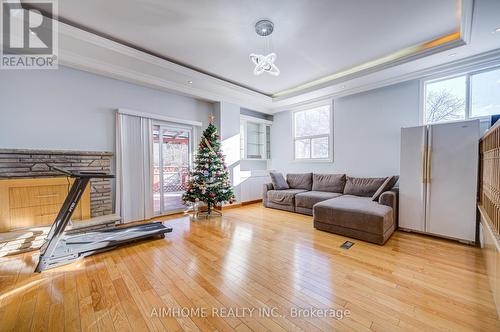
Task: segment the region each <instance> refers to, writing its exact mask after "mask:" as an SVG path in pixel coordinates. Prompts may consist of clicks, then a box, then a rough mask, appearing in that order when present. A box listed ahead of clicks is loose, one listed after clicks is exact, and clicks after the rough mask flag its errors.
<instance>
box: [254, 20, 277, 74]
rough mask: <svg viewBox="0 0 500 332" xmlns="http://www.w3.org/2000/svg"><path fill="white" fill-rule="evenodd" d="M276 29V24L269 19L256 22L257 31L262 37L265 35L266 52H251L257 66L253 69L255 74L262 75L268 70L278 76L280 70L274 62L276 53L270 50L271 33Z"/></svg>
mask: <svg viewBox="0 0 500 332" xmlns="http://www.w3.org/2000/svg"><path fill="white" fill-rule="evenodd" d="M273 31H274V24H273V22H271V21H269V20H260V21H258V22H257V23H255V32H256V33H257V35H259V36H260V37H264V38H265V41H264V52H263V53H264V54H267V55H262V54H257V53H252V54H250V60H251V61H252V62H253V63H254V65H255V68H254V70H253V73H254V75H260V74H262V73H263V72H266V73H268V74H270V75H273V76H278V75H279V74H280V70H279V69H278V67H276V65H275V64H274V61H276V57H277V56H276V53H273V52H270V49H271V46H270V44H271V37H270V36H271V34H272V33H273Z"/></svg>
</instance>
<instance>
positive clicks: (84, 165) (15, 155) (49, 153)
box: [0, 149, 113, 217]
mask: <svg viewBox="0 0 500 332" xmlns="http://www.w3.org/2000/svg"><path fill="white" fill-rule="evenodd" d="M112 156H113V154H112V153H111V152H88V151H58V150H24V149H0V181H1V180H5V179H29V178H49V177H61V176H62V177H64V175H62V174H61V173H58V172H55V171H51V170H50V166H49V165H52V166H57V167H60V168H64V169H67V170H73V171H106V172H110V171H111V158H112ZM111 181H112V180H110V179H92V180H91V182H90V214H91V217H98V216H103V215H108V214H112V213H113V198H112V195H113V193H112V187H111Z"/></svg>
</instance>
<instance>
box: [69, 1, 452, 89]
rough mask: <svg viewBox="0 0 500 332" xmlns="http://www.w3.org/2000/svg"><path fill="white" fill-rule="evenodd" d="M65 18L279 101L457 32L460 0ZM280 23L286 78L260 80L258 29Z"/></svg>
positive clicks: (224, 4) (183, 4)
mask: <svg viewBox="0 0 500 332" xmlns="http://www.w3.org/2000/svg"><path fill="white" fill-rule="evenodd" d="M59 16H60V17H61V18H63V19H64V20H67V21H70V22H73V23H75V24H76V25H78V26H81V27H85V28H87V29H90V30H93V31H96V32H98V33H100V34H104V35H107V36H109V37H112V38H113V39H116V40H120V41H123V42H126V43H128V44H131V45H135V46H137V47H139V48H142V49H145V50H148V51H150V52H152V53H155V54H158V55H161V56H163V57H166V58H169V59H172V60H174V61H176V62H178V63H181V64H185V65H187V66H189V67H192V68H196V69H199V70H201V71H203V72H206V73H209V74H213V75H215V76H217V77H220V78H223V79H225V80H229V81H231V82H235V83H237V84H239V85H242V86H246V87H249V88H251V89H254V90H257V91H261V92H263V93H266V94H274V93H277V92H280V91H282V90H285V89H288V88H292V87H295V86H298V85H301V84H304V83H307V82H309V81H312V80H315V79H318V78H321V77H324V76H326V75H330V74H333V73H336V72H339V71H341V70H345V69H349V68H351V67H353V66H355V65H359V64H361V63H364V62H366V61H370V60H373V59H376V58H379V57H381V56H384V55H387V54H390V53H393V52H395V51H398V50H401V49H403V48H405V47H408V46H412V45H416V44H420V43H422V42H425V41H429V40H432V39H434V38H437V37H440V36H443V35H447V34H450V33H452V32H456V31H457V30H459V24H460V10H459V1H458V0H418V1H415V0H377V1H374V0H349V1H347V0H314V1H311V0H253V1H234V0H211V1H202V0H183V1H179V0H141V1H137V0H106V1H103V0H85V1H82V0H64V1H59ZM261 18H268V19H271V20H272V21H273V22H274V23H275V32H274V33H273V35H272V46H273V51H274V52H276V53H277V54H278V58H277V60H276V64H277V66H278V67H279V68H280V70H281V75H280V76H278V77H272V76H269V75H261V76H254V75H253V72H252V71H253V65H252V63H251V62H250V60H249V58H248V55H249V54H250V53H252V52H255V51H257V52H260V51H262V47H263V41H262V39H259V37H258V36H257V35H256V34H255V32H254V29H253V25H254V24H255V22H256V21H257V20H259V19H261Z"/></svg>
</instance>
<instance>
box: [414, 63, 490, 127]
mask: <svg viewBox="0 0 500 332" xmlns="http://www.w3.org/2000/svg"><path fill="white" fill-rule="evenodd" d="M498 69H500V66H498V65H496V66H492V67H488V68H482V69H476V70H471V71H468V72H458V73H454V74H451V75H446V76H439V77H431V78H425V79H422V80H420V92H421V93H420V98H419V99H420V123H421V124H423V125H430V124H436V123H448V122H458V121H467V120H476V119H479V120H480V121H481V122H483V121H486V122H489V121H490V118H491V115H483V116H474V117H473V116H471V110H472V98H471V97H472V89H471V77H472V76H474V75H477V74H481V73H485V72H489V71H494V70H498ZM461 76H465V118H464V119H460V120H455V121H443V122H433V123H426V122H425V112H426V110H425V105H426V103H427V101H426V99H425V98H426V96H427V85H428V84H432V83H437V82H442V81H447V80H450V79H453V78H457V77H461Z"/></svg>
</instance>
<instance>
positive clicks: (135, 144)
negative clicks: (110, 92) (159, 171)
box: [116, 112, 154, 223]
mask: <svg viewBox="0 0 500 332" xmlns="http://www.w3.org/2000/svg"><path fill="white" fill-rule="evenodd" d="M151 135H152V120H151V119H149V118H144V117H140V116H135V115H127V114H121V113H118V112H117V113H116V211H119V213H120V215H121V217H122V222H123V223H128V222H132V221H138V220H145V219H150V218H152V217H153V215H154V211H153V162H152V159H153V142H152V137H151Z"/></svg>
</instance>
